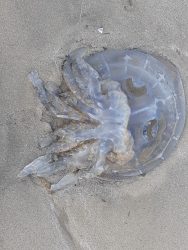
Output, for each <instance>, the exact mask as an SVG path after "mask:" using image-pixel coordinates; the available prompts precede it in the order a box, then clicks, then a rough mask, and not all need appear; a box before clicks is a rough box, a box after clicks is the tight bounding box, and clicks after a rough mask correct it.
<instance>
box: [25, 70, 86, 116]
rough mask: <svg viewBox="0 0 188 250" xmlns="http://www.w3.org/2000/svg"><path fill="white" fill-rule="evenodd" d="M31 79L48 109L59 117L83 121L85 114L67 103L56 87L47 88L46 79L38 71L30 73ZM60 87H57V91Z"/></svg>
mask: <svg viewBox="0 0 188 250" xmlns="http://www.w3.org/2000/svg"><path fill="white" fill-rule="evenodd" d="M28 77H29V79H30V80H31V82H32V83H33V86H34V88H35V89H36V90H37V94H38V97H39V99H40V101H41V103H42V104H43V105H44V107H45V108H46V110H47V111H50V113H52V114H53V115H55V116H56V117H58V118H64V119H70V120H76V121H81V120H83V115H82V114H80V113H79V112H77V111H76V110H74V109H73V108H72V107H70V106H68V105H67V104H65V103H64V102H63V101H62V100H61V99H60V98H59V97H58V96H57V95H56V94H55V93H54V91H55V89H54V88H55V87H53V89H50V87H49V86H48V87H47V88H45V83H44V81H43V80H42V79H41V78H40V77H39V74H38V72H37V71H32V72H31V73H30V74H29V76H28ZM57 91H58V88H57V89H56V93H57Z"/></svg>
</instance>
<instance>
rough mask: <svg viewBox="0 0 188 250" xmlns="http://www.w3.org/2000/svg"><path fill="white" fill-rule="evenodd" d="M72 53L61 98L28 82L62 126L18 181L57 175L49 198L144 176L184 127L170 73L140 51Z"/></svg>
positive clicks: (36, 81) (178, 86) (180, 96)
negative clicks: (85, 185)
mask: <svg viewBox="0 0 188 250" xmlns="http://www.w3.org/2000/svg"><path fill="white" fill-rule="evenodd" d="M86 52H87V51H86V49H84V48H81V49H77V50H75V51H73V52H72V53H71V54H70V55H69V56H68V57H67V59H66V61H65V63H64V65H63V78H64V81H63V84H64V85H66V88H64V89H65V90H63V88H62V89H61V88H60V87H58V86H56V85H51V86H49V85H48V84H45V83H44V82H43V81H42V80H41V79H40V78H39V76H38V73H37V72H32V73H30V79H31V81H32V82H33V85H34V87H35V88H36V89H37V93H38V96H39V98H40V100H41V102H42V104H43V105H44V106H45V108H46V110H47V111H48V112H50V113H51V114H52V117H53V118H54V119H56V118H58V119H63V120H68V123H67V122H66V125H62V127H61V128H58V129H56V128H55V131H54V132H53V133H52V135H51V141H50V143H49V145H48V149H47V155H45V156H41V157H39V158H38V159H36V160H35V161H33V162H32V163H31V164H29V165H28V166H26V167H25V168H24V169H23V170H22V172H21V173H20V176H21V177H23V176H27V175H30V174H33V175H37V176H42V177H45V178H46V177H48V176H51V175H55V174H57V175H58V174H59V173H60V172H63V174H62V178H61V179H60V180H59V181H58V183H57V184H56V183H52V185H51V190H52V191H55V190H57V189H61V188H63V187H64V186H67V185H70V184H76V183H77V182H78V181H79V179H83V178H93V177H100V178H103V179H115V180H120V179H124V178H126V177H129V176H136V175H140V174H145V173H146V172H148V171H149V170H151V169H152V168H154V167H155V166H157V165H158V164H159V163H160V161H162V160H164V159H165V158H166V157H167V156H168V154H169V153H170V152H171V151H172V149H173V147H174V145H175V144H176V142H177V140H178V139H179V137H180V135H181V133H182V130H183V126H184V121H185V100H184V92H183V87H182V82H181V79H180V76H179V73H178V71H177V69H176V67H175V66H174V65H173V64H171V63H170V62H168V61H167V60H164V59H163V58H162V57H154V56H153V55H150V54H148V53H145V52H142V51H139V50H133V49H132V50H131V49H130V50H113V49H107V50H104V51H101V52H96V53H93V54H87V53H86Z"/></svg>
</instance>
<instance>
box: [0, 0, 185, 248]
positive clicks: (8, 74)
mask: <svg viewBox="0 0 188 250" xmlns="http://www.w3.org/2000/svg"><path fill="white" fill-rule="evenodd" d="M187 13H188V2H187V1H186V0H178V1H174V0H158V1H157V0H132V1H130V0H109V1H100V0H95V1H91V0H88V1H86V0H81V1H76V0H69V1H65V0H54V1H50V0H40V1H38V0H33V1H31V0H25V1H21V0H17V1H16V0H12V1H11V0H6V1H4V0H0V24H1V25H0V46H1V49H0V88H1V92H0V138H1V139H0V152H1V154H0V249H3V250H5V249H6V250H9V249H10V250H13V249H15V250H17V249H23V250H29V249H32V250H38V249H45V250H47V249H53V250H54V249H71V250H72V249H77V250H80V249H83V250H87V249H91V250H105V249H108V250H118V249H130V250H136V249H139V250H142V249H143V250H161V249H165V250H166V249H169V250H176V249H181V250H184V249H185V250H186V249H187V245H188V237H187V235H188V213H187V208H188V199H187V195H188V185H187V176H188V168H187V164H188V158H187V152H188V146H187V143H188V127H187V126H186V127H185V130H184V133H183V135H182V139H181V140H180V143H179V145H178V147H177V149H176V151H175V152H174V153H173V154H172V156H171V157H170V158H169V159H168V160H167V161H165V162H164V163H163V164H162V165H161V166H160V168H157V169H156V170H155V171H153V172H151V173H149V174H148V175H146V176H145V177H141V178H139V179H138V180H135V181H134V182H132V181H131V182H124V183H122V184H120V185H110V184H106V185H103V184H101V183H98V182H96V181H92V182H91V183H90V182H86V183H81V184H80V185H79V186H77V187H73V188H69V189H68V190H63V191H60V192H57V193H56V194H54V195H53V196H52V195H49V194H48V193H47V192H46V191H45V189H44V188H42V187H40V186H39V185H37V184H35V183H33V181H32V180H30V179H26V180H25V181H19V180H18V179H17V177H16V176H17V174H18V173H19V171H20V170H21V169H22V168H23V166H24V165H26V164H28V163H29V162H30V161H32V160H33V159H35V158H36V157H37V156H39V155H41V154H42V152H41V151H40V150H39V148H38V139H39V138H40V136H41V135H43V134H45V133H46V132H47V131H48V129H49V128H48V126H47V124H45V123H42V122H41V121H40V118H41V105H40V104H39V102H38V100H37V98H36V95H35V93H34V90H33V88H32V86H31V83H30V82H29V81H28V80H27V74H28V72H29V71H30V70H31V69H34V68H36V69H38V71H39V72H40V75H41V76H42V77H43V78H44V79H46V80H53V81H57V82H58V81H60V77H59V72H58V70H57V67H56V63H55V58H56V56H57V54H61V55H62V56H65V54H67V53H68V52H70V51H71V50H73V49H74V48H77V47H81V46H92V47H93V48H100V47H114V48H127V47H131V48H132V47H139V48H142V49H145V50H148V51H152V52H156V53H158V54H161V55H163V56H165V57H167V58H168V59H170V60H171V61H172V62H173V63H175V64H176V65H177V66H178V67H179V70H180V73H181V75H182V79H183V82H184V87H185V92H186V95H187V96H188V86H187V82H188V42H187V38H188V15H187ZM99 28H103V33H101V32H99V31H98V29H99ZM54 211H56V215H55V213H54Z"/></svg>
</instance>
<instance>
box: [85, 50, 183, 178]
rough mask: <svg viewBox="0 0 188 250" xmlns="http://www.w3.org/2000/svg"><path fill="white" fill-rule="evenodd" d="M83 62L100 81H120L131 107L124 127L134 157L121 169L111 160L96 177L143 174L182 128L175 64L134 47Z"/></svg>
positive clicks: (180, 92)
mask: <svg viewBox="0 0 188 250" xmlns="http://www.w3.org/2000/svg"><path fill="white" fill-rule="evenodd" d="M86 61H87V62H88V63H89V64H90V65H91V66H92V67H93V68H94V69H96V71H97V72H98V73H99V75H100V77H101V78H102V79H111V80H114V81H117V82H120V84H121V89H122V91H123V92H124V93H125V94H126V95H127V98H128V104H129V106H130V108H131V115H130V119H129V124H128V129H129V131H130V132H131V135H132V137H133V139H134V146H133V149H134V152H135V156H134V158H133V159H132V160H131V161H130V162H129V163H128V164H127V166H126V167H125V168H123V169H122V168H119V169H118V168H117V166H115V165H116V164H114V165H113V166H110V167H109V168H108V170H107V171H106V172H105V173H103V175H102V176H103V177H104V178H112V179H124V178H126V177H129V176H136V175H141V174H145V173H147V172H148V171H150V170H151V169H153V168H154V167H156V166H158V165H159V164H160V163H161V161H163V160H165V159H166V158H167V157H168V156H169V154H170V153H171V152H172V151H173V149H174V146H175V145H176V144H177V142H178V140H179V138H180V136H181V133H182V131H183V128H184V124H185V97H184V90H183V85H182V81H181V78H180V74H179V72H178V70H177V68H176V67H175V65H173V64H172V63H171V62H169V61H168V60H166V59H164V58H162V57H161V56H155V55H151V54H148V53H146V52H143V51H140V50H137V49H127V50H114V49H107V50H105V51H103V52H98V53H95V54H93V55H90V56H88V57H87V59H86ZM109 165H111V164H109Z"/></svg>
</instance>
